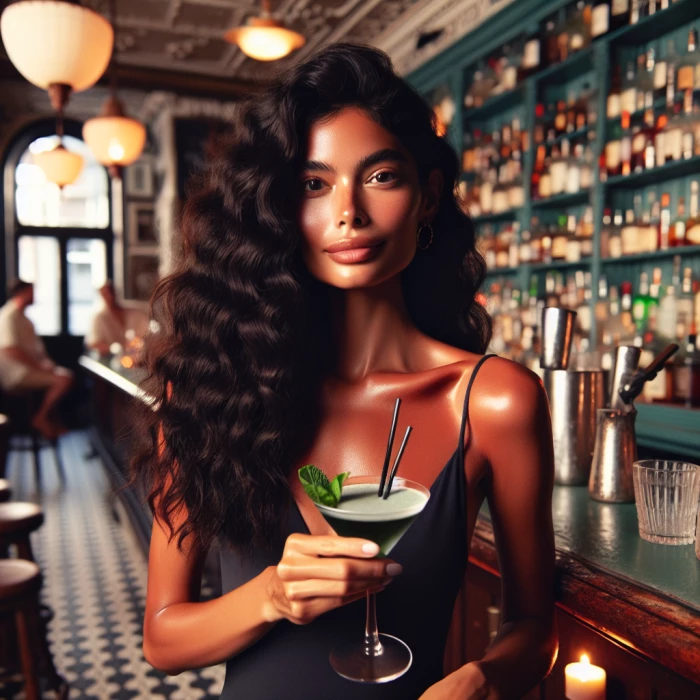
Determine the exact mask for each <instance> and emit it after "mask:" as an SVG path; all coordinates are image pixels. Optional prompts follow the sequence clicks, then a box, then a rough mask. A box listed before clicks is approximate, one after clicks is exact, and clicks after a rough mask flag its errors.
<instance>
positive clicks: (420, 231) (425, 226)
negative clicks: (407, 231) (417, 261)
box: [416, 221, 434, 250]
mask: <svg viewBox="0 0 700 700" xmlns="http://www.w3.org/2000/svg"><path fill="white" fill-rule="evenodd" d="M426 229H427V230H428V234H429V235H430V238H429V239H428V242H427V243H426V244H425V245H422V244H421V235H422V234H423V233H424V232H425V230H426ZM433 233H434V232H433V227H432V226H431V225H430V224H429V223H428V222H427V221H426V222H425V223H424V224H421V226H420V227H419V229H418V235H417V236H416V245H417V246H418V248H420V250H428V248H430V246H431V245H432V243H433Z"/></svg>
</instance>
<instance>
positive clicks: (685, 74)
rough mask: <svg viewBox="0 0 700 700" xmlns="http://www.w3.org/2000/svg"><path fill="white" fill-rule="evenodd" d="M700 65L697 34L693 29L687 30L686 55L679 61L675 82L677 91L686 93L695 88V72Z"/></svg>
mask: <svg viewBox="0 0 700 700" xmlns="http://www.w3.org/2000/svg"><path fill="white" fill-rule="evenodd" d="M698 63H700V52H698V32H697V30H696V29H695V27H691V28H690V29H689V30H688V44H687V48H686V54H685V56H684V57H683V59H682V60H681V63H680V66H679V68H678V74H677V80H678V90H679V91H680V92H686V91H687V90H691V91H692V90H693V89H694V88H695V77H696V76H695V72H696V69H697V67H698Z"/></svg>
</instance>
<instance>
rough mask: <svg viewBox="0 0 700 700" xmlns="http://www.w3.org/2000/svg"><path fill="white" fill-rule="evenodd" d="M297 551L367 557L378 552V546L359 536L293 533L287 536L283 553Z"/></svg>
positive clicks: (308, 553) (323, 555)
mask: <svg viewBox="0 0 700 700" xmlns="http://www.w3.org/2000/svg"><path fill="white" fill-rule="evenodd" d="M288 552H297V553H298V554H306V555H307V556H312V557H359V558H364V559H368V558H370V557H376V556H377V554H379V546H378V545H377V544H375V543H374V542H371V541H370V540H363V539H361V538H359V537H338V536H336V535H329V536H325V535H302V534H301V533H295V534H293V535H290V536H289V537H288V538H287V542H286V544H285V548H284V553H285V554H287V553H288Z"/></svg>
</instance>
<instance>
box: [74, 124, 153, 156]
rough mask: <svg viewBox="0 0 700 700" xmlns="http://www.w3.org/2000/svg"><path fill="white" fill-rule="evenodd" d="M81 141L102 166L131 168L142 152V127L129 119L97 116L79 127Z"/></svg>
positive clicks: (143, 142)
mask: <svg viewBox="0 0 700 700" xmlns="http://www.w3.org/2000/svg"><path fill="white" fill-rule="evenodd" d="M83 140H84V141H85V143H86V144H87V145H88V146H89V147H90V150H91V151H92V152H93V153H94V154H95V158H97V160H98V161H99V162H100V163H102V165H120V166H121V165H131V163H133V162H134V161H135V160H137V159H138V157H139V156H140V155H141V152H142V151H143V147H144V144H145V143H146V127H144V125H143V124H142V123H141V122H140V121H138V120H137V119H130V118H129V117H124V116H113V117H109V116H99V117H95V118H94V119H88V120H87V121H86V122H85V124H83Z"/></svg>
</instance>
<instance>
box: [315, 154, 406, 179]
mask: <svg viewBox="0 0 700 700" xmlns="http://www.w3.org/2000/svg"><path fill="white" fill-rule="evenodd" d="M385 161H394V162H396V163H407V162H408V159H407V158H406V156H405V155H404V154H403V153H401V152H400V151H397V150H395V149H393V148H383V149H381V150H380V151H375V152H374V153H370V154H369V155H367V156H365V157H364V158H362V159H361V160H360V162H359V163H358V164H357V168H356V171H357V172H362V171H363V170H366V169H367V168H371V167H372V166H373V165H377V163H383V162H385ZM303 170H304V171H308V170H316V171H321V172H325V173H334V172H335V168H333V167H331V166H330V165H328V163H323V162H322V161H319V160H308V161H306V163H304V167H303Z"/></svg>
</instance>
